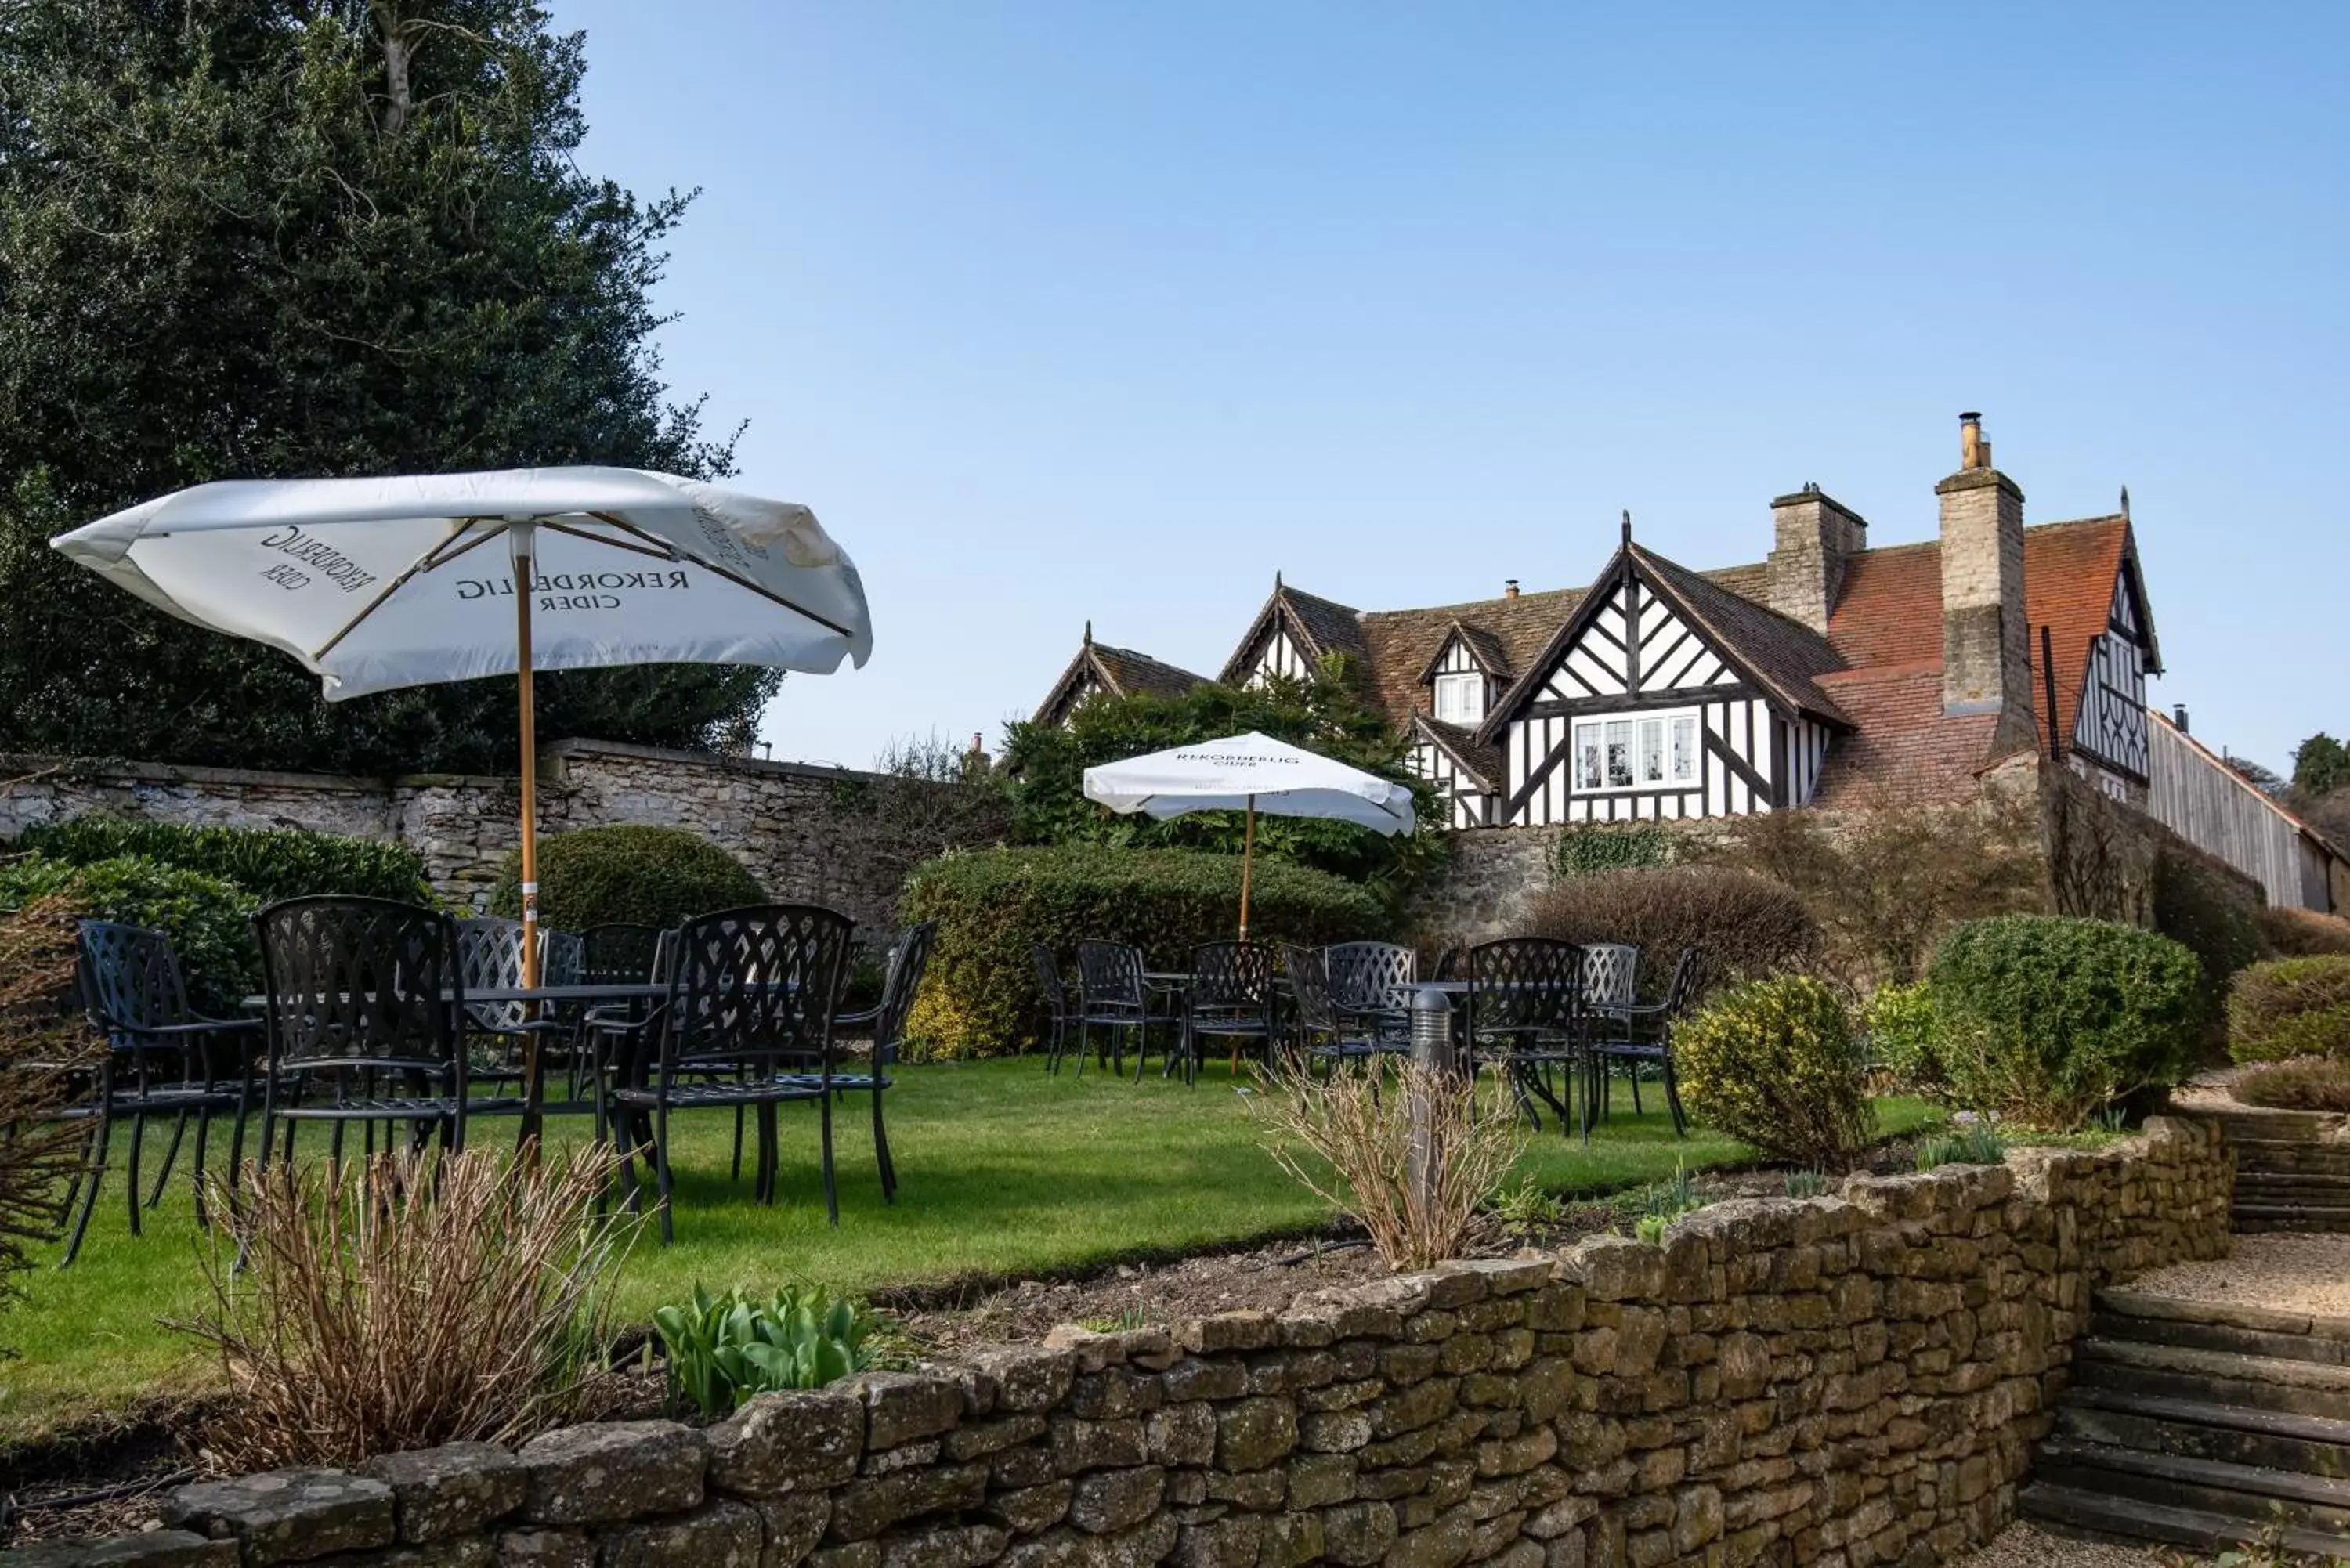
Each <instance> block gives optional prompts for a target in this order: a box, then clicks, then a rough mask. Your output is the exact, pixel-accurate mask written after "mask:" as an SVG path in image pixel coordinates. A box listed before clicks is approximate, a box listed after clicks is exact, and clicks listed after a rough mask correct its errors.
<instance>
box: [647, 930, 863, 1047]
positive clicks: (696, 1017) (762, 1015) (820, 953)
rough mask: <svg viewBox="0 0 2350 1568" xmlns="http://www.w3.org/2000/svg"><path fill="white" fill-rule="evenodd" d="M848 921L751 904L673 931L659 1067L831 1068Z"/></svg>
mask: <svg viewBox="0 0 2350 1568" xmlns="http://www.w3.org/2000/svg"><path fill="white" fill-rule="evenodd" d="M854 929H856V927H855V922H853V921H851V920H850V919H849V918H848V917H847V916H846V915H844V914H841V913H840V912H839V911H838V910H837V909H824V908H822V907H821V906H818V905H815V904H752V905H748V906H746V907H744V908H743V909H722V910H720V911H718V912H717V913H716V914H712V915H701V916H697V917H696V918H695V919H691V920H688V921H687V922H686V923H685V924H684V925H682V926H681V927H679V928H678V931H677V937H676V944H675V951H676V955H677V972H676V976H675V979H674V980H673V981H672V982H671V986H672V989H671V995H672V997H673V1003H672V1005H671V1008H670V1010H669V1022H668V1027H667V1028H665V1029H664V1030H663V1031H662V1032H661V1072H662V1075H663V1076H664V1077H665V1078H666V1077H667V1076H668V1075H671V1073H673V1072H676V1071H679V1070H681V1069H682V1070H685V1071H694V1070H696V1069H695V1067H694V1065H693V1064H695V1063H697V1062H705V1061H711V1060H717V1061H723V1062H725V1063H727V1064H740V1063H768V1064H778V1063H782V1062H784V1061H785V1060H790V1061H794V1062H806V1061H820V1062H821V1063H822V1064H823V1071H824V1075H826V1076H827V1077H829V1076H830V1075H831V1072H832V1015H833V1012H834V1011H835V1008H836V1006H837V1002H838V1001H839V997H840V992H841V987H842V983H843V981H845V980H846V979H847V964H848V941H849V935H850V933H851V932H852V931H853V930H854Z"/></svg>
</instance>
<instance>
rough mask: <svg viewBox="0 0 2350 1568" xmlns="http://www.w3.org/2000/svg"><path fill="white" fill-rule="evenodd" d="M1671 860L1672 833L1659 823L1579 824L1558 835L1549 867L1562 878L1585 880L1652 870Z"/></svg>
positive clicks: (1668, 863)
mask: <svg viewBox="0 0 2350 1568" xmlns="http://www.w3.org/2000/svg"><path fill="white" fill-rule="evenodd" d="M1672 858H1673V836H1672V831H1671V829H1669V828H1668V827H1666V826H1663V825H1662V824H1660V823H1654V822H1627V823H1601V822H1582V823H1575V824H1574V825H1573V826H1568V827H1566V828H1564V829H1562V830H1561V831H1560V833H1559V836H1558V849H1557V852H1556V855H1555V857H1554V861H1553V863H1554V864H1555V866H1556V867H1557V868H1558V874H1559V875H1560V876H1562V877H1588V876H1591V875H1593V874H1594V873H1596V872H1600V871H1648V870H1654V869H1655V868H1656V867H1659V866H1668V865H1670V864H1671V863H1672Z"/></svg>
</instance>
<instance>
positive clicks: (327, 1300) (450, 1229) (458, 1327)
mask: <svg viewBox="0 0 2350 1568" xmlns="http://www.w3.org/2000/svg"><path fill="white" fill-rule="evenodd" d="M610 1167H611V1159H610V1157H609V1156H608V1155H607V1154H605V1153H604V1152H603V1151H602V1150H600V1149H598V1148H596V1147H592V1146H585V1145H583V1146H578V1147H574V1148H572V1149H571V1150H570V1151H569V1152H568V1153H567V1154H556V1153H553V1152H550V1153H549V1154H548V1155H547V1156H546V1158H544V1159H543V1160H541V1161H539V1162H537V1163H536V1164H534V1163H532V1162H530V1161H526V1160H523V1159H520V1158H504V1159H501V1158H499V1157H498V1156H496V1155H494V1154H493V1153H490V1152H488V1151H486V1150H482V1149H468V1150H467V1151H465V1152H464V1153H463V1154H460V1155H453V1156H449V1157H446V1158H441V1159H439V1160H438V1161H437V1162H431V1157H429V1156H421V1155H385V1156H381V1157H379V1158H376V1159H374V1160H370V1161H367V1162H365V1163H354V1164H351V1165H347V1166H343V1167H341V1168H339V1169H338V1168H337V1167H335V1166H333V1165H331V1164H330V1163H328V1162H326V1161H318V1160H312V1161H307V1162H304V1163H302V1164H299V1165H293V1164H285V1165H279V1166H277V1167H276V1168H273V1169H272V1170H270V1172H269V1173H268V1175H267V1177H266V1179H263V1180H260V1181H257V1182H255V1183H253V1184H251V1185H249V1186H247V1187H245V1188H244V1190H243V1191H242V1192H241V1193H238V1194H235V1195H234V1196H233V1195H232V1194H231V1193H230V1192H229V1191H228V1189H227V1187H226V1184H225V1182H224V1181H222V1180H221V1179H220V1178H218V1177H214V1178H213V1180H215V1181H216V1182H219V1183H220V1185H219V1187H218V1188H217V1189H216V1190H215V1192H214V1193H213V1212H214V1213H216V1214H231V1213H234V1214H236V1215H237V1216H238V1217H239V1218H238V1222H237V1225H236V1233H235V1234H234V1236H231V1235H229V1234H227V1232H226V1231H219V1232H216V1233H215V1241H214V1243H213V1249H212V1250H211V1251H209V1252H208V1253H207V1254H205V1256H204V1260H203V1267H204V1273H205V1278H206V1282H207V1283H208V1284H209V1285H210V1287H211V1300H210V1303H209V1305H208V1306H207V1308H206V1310H205V1311H204V1312H203V1314H202V1315H200V1316H199V1317H198V1318H197V1320H196V1321H195V1322H193V1323H192V1324H178V1325H175V1326H178V1327H180V1328H182V1330H183V1331H184V1332H186V1333H189V1334H192V1335H193V1336H194V1337H195V1338H196V1339H197V1340H199V1341H201V1342H202V1343H203V1344H204V1345H207V1346H208V1347H210V1348H211V1349H212V1350H213V1352H214V1353H215V1354H217V1355H219V1357H220V1359H221V1364H222V1369H223V1371H224V1373H225V1374H226V1375H227V1377H226V1381H227V1382H228V1384H229V1386H231V1387H232V1388H234V1390H235V1391H236V1395H235V1397H234V1399H233V1400H231V1401H230V1403H229V1404H228V1406H227V1407H226V1409H225V1411H224V1414H223V1416H222V1417H221V1419H220V1421H219V1423H218V1425H217V1426H216V1427H215V1428H214V1429H213V1430H212V1431H210V1432H208V1433H207V1434H206V1435H205V1444H206V1446H207V1447H209V1448H211V1449H213V1451H214V1452H215V1453H216V1454H218V1455H219V1456H220V1458H221V1459H222V1461H223V1462H224V1464H225V1465H226V1466H227V1467H228V1468H229V1469H230V1470H231V1472H232V1473H234V1472H236V1471H239V1470H258V1469H275V1468H277V1467H280V1466H286V1465H331V1466H337V1467H348V1466H352V1465H355V1464H357V1463H358V1462H359V1460H361V1459H367V1458H369V1456H371V1455H375V1454H390V1453H397V1452H399V1451H400V1450H402V1449H421V1448H428V1447H432V1446H433V1445H435V1444H440V1443H451V1442H459V1441H464V1440H469V1439H470V1440H478V1441H482V1442H494V1443H506V1444H512V1443H515V1442H516V1441H518V1440H519V1439H521V1438H527V1437H529V1436H531V1435H532V1434H533V1433H535V1432H537V1431H540V1430H542V1429H544V1428H547V1427H551V1426H556V1425H558V1424H560V1423H562V1422H564V1421H567V1420H570V1419H573V1418H576V1417H578V1416H580V1415H581V1414H583V1413H584V1411H585V1407H586V1405H587V1401H588V1399H589V1398H590V1397H592V1395H593V1393H594V1389H595V1382H596V1379H598V1377H599V1376H601V1375H602V1373H603V1371H604V1368H605V1367H606V1366H607V1365H608V1363H607V1356H606V1352H607V1350H608V1346H609V1344H610V1338H611V1335H610V1333H609V1319H608V1306H609V1303H610V1300H611V1287H612V1285H613V1284H614V1282H615V1281H616V1280H617V1278H618V1275H619V1266H620V1261H621V1257H622V1254H623V1252H624V1251H625V1247H624V1245H623V1243H624V1242H625V1241H626V1236H627V1232H626V1231H625V1230H624V1229H623V1223H624V1222H623V1221H622V1220H619V1219H618V1218H617V1217H604V1218H599V1217H598V1216H597V1215H596V1214H595V1212H594V1206H595V1204H596V1202H597V1199H598V1197H599V1196H600V1195H601V1193H602V1191H603V1189H604V1184H605V1181H606V1179H607V1178H608V1175H609V1173H610ZM428 1191H429V1196H428ZM630 1223H632V1222H630ZM240 1243H242V1245H243V1248H244V1252H243V1257H242V1260H241V1262H240V1258H239V1254H238V1247H239V1244H240Z"/></svg>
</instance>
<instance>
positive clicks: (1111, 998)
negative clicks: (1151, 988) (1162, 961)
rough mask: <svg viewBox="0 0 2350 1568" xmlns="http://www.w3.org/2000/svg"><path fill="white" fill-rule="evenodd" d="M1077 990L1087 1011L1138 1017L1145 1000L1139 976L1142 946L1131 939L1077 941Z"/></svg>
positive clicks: (1145, 994)
mask: <svg viewBox="0 0 2350 1568" xmlns="http://www.w3.org/2000/svg"><path fill="white" fill-rule="evenodd" d="M1077 993H1078V996H1079V999H1080V1002H1081V1005H1082V1007H1083V1009H1084V1011H1085V1012H1089V1013H1093V1014H1095V1015H1097V1016H1099V1015H1101V1014H1105V1013H1113V1012H1116V1013H1128V1012H1130V1013H1132V1014H1134V1015H1135V1016H1136V1017H1140V1016H1141V1015H1142V1013H1143V1011H1144V1009H1145V1007H1146V1006H1147V1005H1148V1003H1149V994H1148V992H1146V991H1145V989H1144V984H1143V979H1142V950H1141V949H1140V948H1139V947H1136V946H1135V945H1134V944H1133V943H1131V942H1100V941H1082V942H1079V943H1078V944H1077Z"/></svg>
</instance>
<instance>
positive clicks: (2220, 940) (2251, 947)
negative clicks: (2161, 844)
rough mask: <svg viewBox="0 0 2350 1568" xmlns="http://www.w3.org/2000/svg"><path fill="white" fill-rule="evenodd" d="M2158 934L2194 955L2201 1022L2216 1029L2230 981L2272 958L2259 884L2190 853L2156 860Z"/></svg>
mask: <svg viewBox="0 0 2350 1568" xmlns="http://www.w3.org/2000/svg"><path fill="white" fill-rule="evenodd" d="M2153 904H2154V911H2153V913H2154V929H2156V930H2158V931H2159V932H2161V933H2162V934H2163V935H2164V936H2166V937H2168V938H2169V939H2170V940H2173V941H2175V942H2178V943H2179V944H2180V945H2182V946H2183V947H2185V948H2186V949H2187V950H2189V952H2192V953H2193V954H2194V955H2195V961H2196V962H2197V963H2198V964H2199V965H2201V966H2202V970H2203V989H2202V997H2203V1003H2204V1014H2203V1020H2202V1022H2203V1023H2204V1024H2205V1025H2206V1026H2207V1027H2208V1028H2210V1029H2211V1030H2212V1031H2213V1044H2217V1043H2218V1036H2217V1027H2218V1025H2219V1023H2220V1015H2221V1012H2222V1010H2223V1006H2224V1003H2225V1002H2226V1000H2227V995H2228V982H2229V981H2230V980H2231V979H2233V978H2234V976H2235V973H2236V971H2238V970H2240V969H2242V968H2243V967H2244V966H2245V965H2246V964H2252V963H2258V962H2260V961H2261V960H2262V959H2264V958H2270V957H2272V956H2273V954H2272V951H2271V950H2270V947H2269V941H2268V938H2267V936H2266V935H2265V934H2263V932H2262V929H2261V918H2260V917H2261V911H2262V909H2263V908H2265V901H2264V899H2263V898H2262V894H2261V890H2260V886H2259V884H2257V883H2255V882H2253V881H2252V880H2251V878H2249V877H2242V876H2239V875H2237V874H2235V873H2233V872H2230V871H2228V870H2225V869H2222V868H2221V867H2216V866H2213V865H2210V863H2208V862H2206V861H2204V860H2202V859H2201V858H2199V857H2196V856H2193V855H2189V854H2188V853H2187V852H2186V851H2184V850H2181V849H2178V848H2174V847H2165V848H2164V849H2162V850H2161V851H2160V852H2159V853H2158V854H2157V855H2156V856H2155V858H2154V887H2153Z"/></svg>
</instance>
